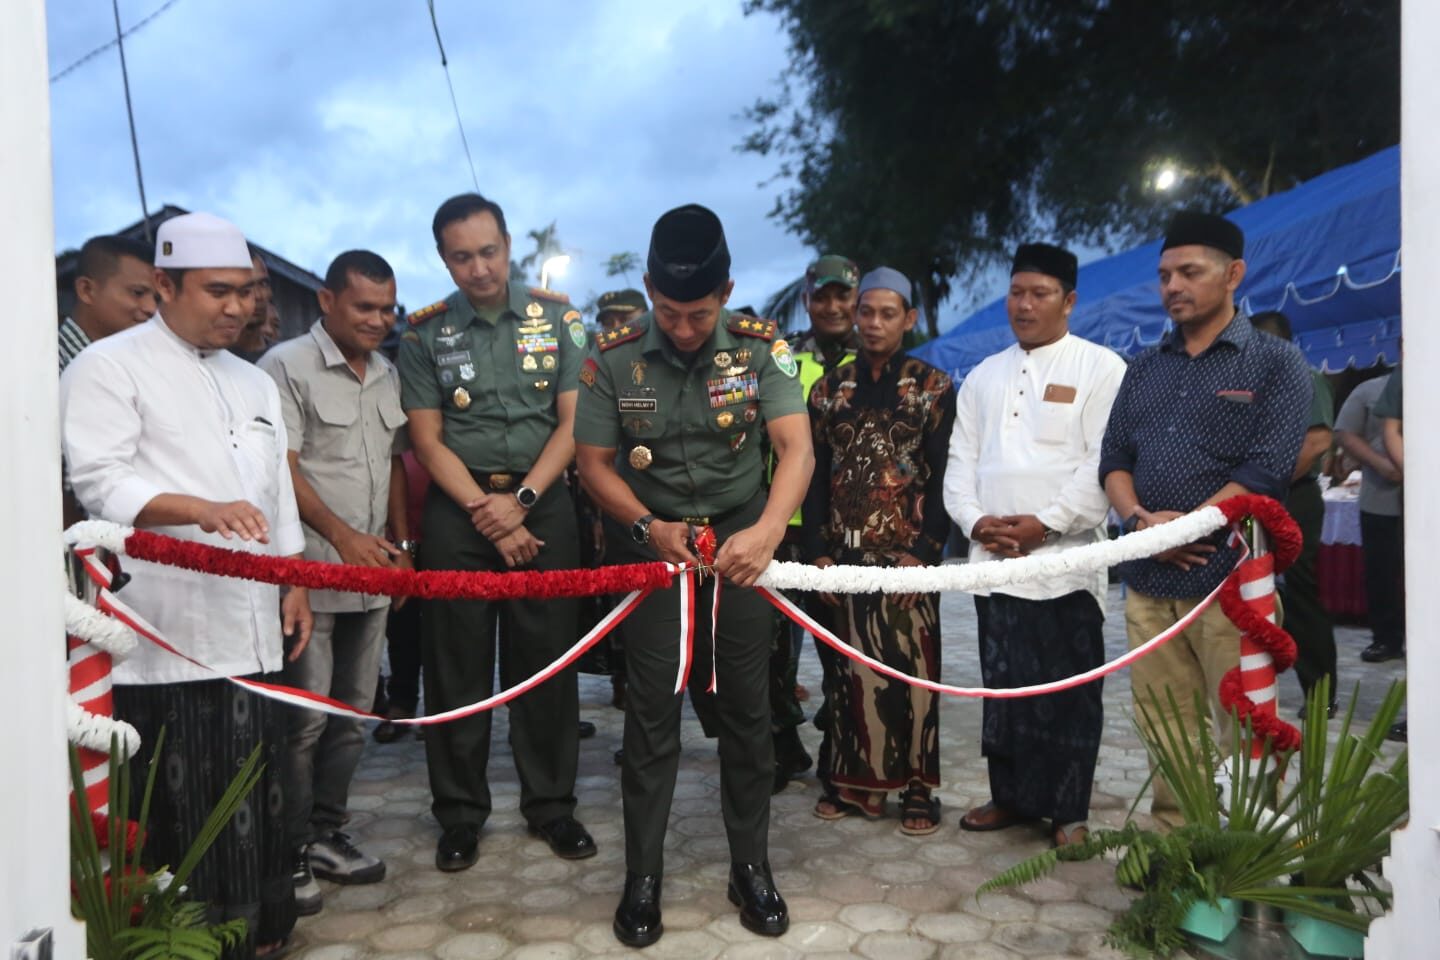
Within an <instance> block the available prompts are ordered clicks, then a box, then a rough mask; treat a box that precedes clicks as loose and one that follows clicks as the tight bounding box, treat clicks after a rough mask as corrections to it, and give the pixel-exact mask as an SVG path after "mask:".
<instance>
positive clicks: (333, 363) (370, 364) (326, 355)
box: [310, 318, 381, 383]
mask: <svg viewBox="0 0 1440 960" xmlns="http://www.w3.org/2000/svg"><path fill="white" fill-rule="evenodd" d="M310 336H312V337H314V338H315V345H316V346H318V347H319V348H320V357H321V359H323V360H324V361H325V366H326V367H327V368H334V367H344V368H345V369H346V370H349V371H350V375H351V376H354V375H355V371H354V370H353V369H351V367H350V361H348V360H346V359H345V354H343V353H341V352H340V347H339V346H338V345H337V344H336V343H335V338H334V337H332V336H330V331H329V330H326V329H325V320H324V318H321V319H319V320H316V321H315V322H314V323H313V324H312V325H311V326H310ZM380 369H381V365H380V364H379V363H378V362H377V360H376V357H375V354H374V352H373V351H372V352H371V353H370V355H369V356H368V357H366V358H365V382H366V383H369V382H370V381H371V380H372V379H373V378H374V376H375V375H376V374H378V373H379V372H380Z"/></svg>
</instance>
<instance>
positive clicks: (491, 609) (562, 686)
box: [420, 484, 580, 828]
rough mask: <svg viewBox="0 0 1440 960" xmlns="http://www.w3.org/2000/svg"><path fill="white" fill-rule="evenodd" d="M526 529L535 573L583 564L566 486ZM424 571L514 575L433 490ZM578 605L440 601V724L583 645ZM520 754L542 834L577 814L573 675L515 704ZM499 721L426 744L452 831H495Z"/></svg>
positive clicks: (432, 676) (433, 675)
mask: <svg viewBox="0 0 1440 960" xmlns="http://www.w3.org/2000/svg"><path fill="white" fill-rule="evenodd" d="M525 526H526V527H527V528H528V529H529V530H530V531H531V532H532V533H533V534H534V535H535V536H536V537H537V538H538V539H540V540H543V541H545V546H544V547H543V548H542V549H541V551H540V553H539V554H538V555H537V556H536V557H535V560H534V561H533V562H532V563H531V565H530V566H529V567H526V568H525V569H533V570H570V569H574V568H575V567H576V565H577V564H578V563H579V557H578V551H577V549H576V538H575V511H574V507H573V506H572V505H571V503H570V493H569V491H568V490H567V489H566V488H565V486H564V485H563V484H556V485H554V486H552V487H551V488H550V489H549V490H547V491H545V494H544V496H542V497H541V498H540V501H539V502H538V503H537V504H536V505H535V506H534V508H533V509H531V511H530V514H529V516H528V517H527V518H526V521H525ZM422 527H423V529H424V537H423V540H422V541H421V548H420V563H421V567H422V568H423V569H427V570H488V571H502V570H505V569H506V567H505V561H504V559H503V558H502V557H501V556H500V554H499V552H498V551H497V550H496V549H495V546H494V544H492V543H491V542H490V541H489V540H487V539H485V538H484V537H482V536H481V535H480V534H479V533H478V532H476V530H475V528H474V527H473V526H471V523H470V517H469V515H468V514H467V513H466V512H465V511H464V510H462V509H461V508H460V507H459V506H458V505H456V504H455V503H454V501H452V500H451V499H450V498H449V497H448V496H447V495H446V494H445V493H444V492H443V491H441V490H440V488H439V487H438V486H431V488H430V493H429V495H428V496H427V497H426V499H425V513H424V517H423V520H422ZM575 611H576V607H575V601H574V600H567V599H550V600H508V601H503V602H490V601H487V600H432V601H426V602H425V604H424V609H423V611H422V613H421V617H420V647H421V655H422V661H423V665H424V670H425V678H424V679H425V709H426V712H427V713H429V714H436V713H440V712H442V711H444V710H448V709H450V708H452V707H458V706H462V705H464V704H467V703H471V702H473V701H476V700H483V699H484V698H486V697H488V696H490V695H491V694H493V693H494V692H495V665H496V654H497V647H498V654H499V665H500V682H501V683H502V684H503V685H504V686H506V687H509V686H511V685H513V684H515V683H518V682H519V681H521V680H523V679H525V678H526V677H528V676H530V675H531V674H533V673H535V672H537V671H539V670H540V669H542V668H543V667H545V666H546V665H547V664H549V663H551V662H552V661H554V660H555V659H557V658H558V657H559V656H560V655H561V654H563V653H564V652H565V651H566V650H568V649H569V648H570V647H571V646H572V645H573V644H574V643H575V640H576V639H577V636H576V632H575V629H576V628H575V623H576V619H575ZM509 711H510V747H511V749H512V750H513V752H514V755H515V769H516V771H517V773H518V774H519V776H520V812H521V814H522V815H523V816H524V817H525V821H526V822H527V823H529V824H530V825H531V826H540V825H543V824H545V823H549V822H550V821H551V820H554V819H555V818H557V817H562V816H567V815H569V814H571V813H573V812H574V810H575V767H576V763H577V762H578V759H579V739H578V735H577V730H578V724H579V720H580V707H579V693H578V690H577V687H576V679H575V671H574V669H573V668H572V669H569V670H566V671H565V672H563V673H561V674H560V675H559V676H557V677H555V678H554V679H552V680H550V681H548V682H546V683H543V684H541V685H540V686H539V687H537V688H535V689H534V690H531V691H530V692H529V693H526V694H525V695H524V696H522V697H519V698H517V699H515V700H513V701H511V703H510V704H509ZM489 759H490V714H488V713H481V714H477V715H476V716H473V717H467V718H465V719H463V720H454V721H451V722H450V723H445V724H440V725H437V726H434V727H431V728H430V729H429V730H427V731H426V733H425V760H426V763H427V765H428V767H429V771H430V792H431V794H432V795H433V798H434V799H433V801H432V803H431V810H432V811H433V812H434V814H435V819H436V820H438V821H439V823H440V826H441V827H442V828H450V827H455V826H475V827H479V826H481V825H482V824H484V822H485V820H486V819H487V818H488V817H489V816H490V785H489V782H488V780H487V776H486V766H487V764H488V762H489Z"/></svg>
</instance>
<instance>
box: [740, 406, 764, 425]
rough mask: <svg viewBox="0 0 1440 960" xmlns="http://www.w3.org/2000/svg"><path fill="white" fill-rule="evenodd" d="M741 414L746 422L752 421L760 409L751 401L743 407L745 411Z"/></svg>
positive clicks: (758, 414) (757, 415)
mask: <svg viewBox="0 0 1440 960" xmlns="http://www.w3.org/2000/svg"><path fill="white" fill-rule="evenodd" d="M741 416H743V417H744V418H745V422H746V423H754V422H755V421H756V420H757V419H758V418H759V416H760V409H759V408H758V407H757V406H756V405H755V404H753V403H752V404H750V406H748V407H746V408H745V412H744V413H743V414H741Z"/></svg>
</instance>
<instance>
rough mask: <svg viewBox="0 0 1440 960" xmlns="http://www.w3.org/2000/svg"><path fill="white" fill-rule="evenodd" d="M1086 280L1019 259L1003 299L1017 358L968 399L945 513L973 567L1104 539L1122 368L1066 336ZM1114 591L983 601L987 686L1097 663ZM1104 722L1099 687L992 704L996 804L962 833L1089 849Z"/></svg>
mask: <svg viewBox="0 0 1440 960" xmlns="http://www.w3.org/2000/svg"><path fill="white" fill-rule="evenodd" d="M1077 273H1078V267H1077V262H1076V259H1075V255H1074V254H1072V253H1070V252H1069V251H1068V250H1064V249H1061V248H1060V247H1055V246H1051V245H1050V244H1044V243H1031V244H1023V245H1022V246H1021V247H1020V248H1019V250H1017V251H1016V254H1015V261H1014V265H1013V266H1012V268H1011V274H1010V292H1009V295H1008V297H1007V299H1006V309H1007V311H1008V312H1009V315H1010V326H1011V329H1012V330H1013V331H1014V332H1015V340H1016V343H1015V345H1014V346H1012V347H1010V348H1008V349H1006V350H1003V351H1001V352H1000V353H997V354H995V355H993V356H991V357H988V358H987V359H985V360H984V361H983V362H982V363H981V364H980V365H979V366H978V367H976V368H975V369H974V370H973V371H971V373H970V375H969V376H968V377H966V378H965V382H964V383H963V384H961V387H960V392H959V395H958V397H957V399H956V410H955V429H954V433H953V434H952V435H951V439H950V459H949V463H948V465H947V467H946V471H945V507H946V509H947V510H949V512H950V516H951V517H952V518H953V519H954V520H955V522H956V523H957V524H959V525H960V529H961V530H962V531H964V532H965V534H966V535H967V536H968V537H969V538H970V562H972V563H977V562H988V561H992V560H999V559H1002V558H1006V557H1019V556H1025V555H1028V554H1038V553H1051V552H1056V551H1059V550H1064V549H1067V548H1070V547H1074V546H1079V545H1082V544H1086V543H1093V542H1095V541H1097V540H1101V539H1104V536H1105V531H1104V527H1103V524H1104V521H1105V516H1106V512H1107V510H1108V509H1109V503H1108V501H1107V500H1106V498H1105V491H1104V490H1103V489H1102V488H1101V486H1100V483H1099V480H1098V479H1097V476H1098V474H1097V465H1098V463H1099V459H1100V441H1101V438H1102V437H1103V436H1104V433H1105V424H1106V421H1107V420H1108V418H1109V416H1110V405H1111V403H1113V402H1114V399H1115V394H1116V392H1117V391H1118V390H1119V389H1120V381H1121V379H1122V378H1123V377H1124V375H1125V363H1124V361H1123V360H1121V359H1120V358H1119V357H1118V356H1116V355H1115V354H1114V353H1112V352H1111V351H1110V350H1107V349H1105V348H1104V347H1100V346H1097V345H1095V344H1093V343H1090V342H1089V341H1087V340H1082V339H1080V338H1079V337H1076V336H1072V335H1071V334H1070V332H1069V317H1070V312H1071V310H1073V309H1074V307H1075V281H1076V276H1077ZM1105 589H1106V581H1105V575H1104V574H1103V573H1100V574H1069V575H1065V576H1061V577H1055V578H1052V579H1049V580H1046V581H1044V582H1043V583H1036V582H1031V583H1023V584H1013V585H1007V586H1006V587H1004V588H1003V589H997V590H995V591H991V592H990V593H989V595H988V596H981V595H977V596H976V597H975V608H976V612H977V613H978V615H979V632H980V669H981V672H982V675H983V676H984V679H985V685H986V686H990V687H1016V686H1024V685H1029V684H1035V683H1044V682H1047V681H1051V680H1058V679H1063V678H1065V677H1068V676H1071V675H1073V674H1076V673H1080V672H1082V671H1084V670H1089V669H1091V668H1092V667H1096V666H1098V665H1099V664H1100V663H1102V662H1103V661H1104V659H1105V644H1104V639H1103V636H1102V632H1101V628H1102V625H1103V621H1104V616H1105V615H1104V603H1105ZM1103 721H1104V711H1103V706H1102V704H1101V699H1100V683H1099V681H1097V682H1095V683H1091V684H1087V685H1085V686H1083V687H1080V688H1077V689H1075V690H1071V691H1066V692H1065V693H1059V694H1051V695H1049V696H1044V697H1031V698H1027V699H1018V700H986V701H985V708H984V726H983V731H982V749H983V752H984V754H985V756H986V758H987V759H988V760H989V766H990V792H991V797H992V799H991V801H990V802H989V803H986V804H984V805H983V806H980V807H977V808H975V809H974V810H971V811H970V812H969V813H967V814H966V815H965V816H964V817H963V818H962V819H961V821H960V826H961V827H963V828H964V829H967V830H1000V829H1003V828H1005V827H1009V826H1012V825H1014V824H1017V823H1022V822H1026V821H1031V820H1038V819H1042V818H1043V819H1047V820H1049V821H1050V831H1051V839H1052V841H1053V842H1054V843H1055V845H1056V846H1063V845H1065V844H1067V843H1074V842H1077V841H1078V840H1081V839H1083V838H1084V836H1085V835H1086V830H1085V826H1084V824H1085V820H1086V819H1087V817H1088V815H1089V808H1090V788H1091V785H1092V783H1093V781H1094V777H1095V760H1096V756H1097V753H1098V751H1099V748H1100V733H1101V728H1102V725H1103Z"/></svg>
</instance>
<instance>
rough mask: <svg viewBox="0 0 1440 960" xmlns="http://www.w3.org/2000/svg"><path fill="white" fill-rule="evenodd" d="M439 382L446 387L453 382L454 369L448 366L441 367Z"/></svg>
mask: <svg viewBox="0 0 1440 960" xmlns="http://www.w3.org/2000/svg"><path fill="white" fill-rule="evenodd" d="M440 382H441V383H442V384H444V385H445V386H447V387H448V386H450V385H451V384H452V383H454V382H455V371H454V370H451V369H450V368H449V367H441V368H440Z"/></svg>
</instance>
